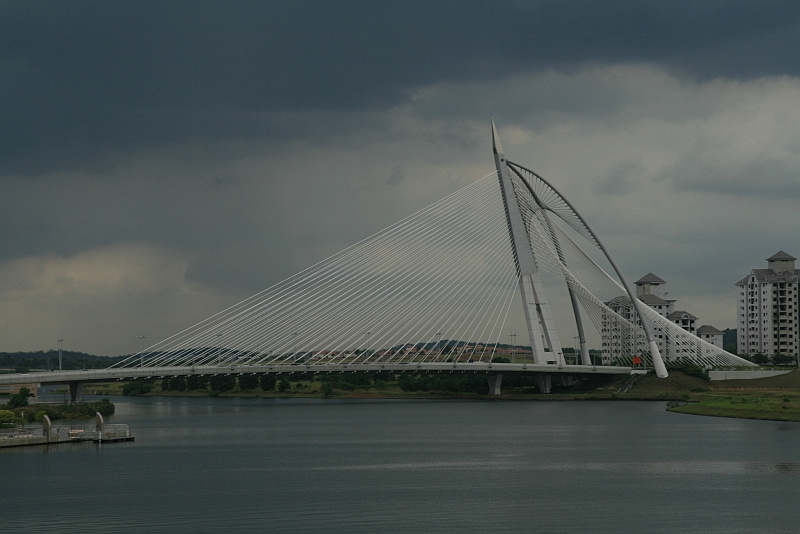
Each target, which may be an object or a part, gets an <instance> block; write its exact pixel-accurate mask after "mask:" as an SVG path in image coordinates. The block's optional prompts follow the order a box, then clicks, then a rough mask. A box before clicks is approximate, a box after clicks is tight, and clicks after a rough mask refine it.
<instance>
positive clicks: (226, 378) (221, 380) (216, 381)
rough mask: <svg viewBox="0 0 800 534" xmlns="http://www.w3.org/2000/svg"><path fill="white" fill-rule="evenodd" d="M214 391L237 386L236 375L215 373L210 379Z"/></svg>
mask: <svg viewBox="0 0 800 534" xmlns="http://www.w3.org/2000/svg"><path fill="white" fill-rule="evenodd" d="M208 383H209V385H210V386H211V389H212V390H214V391H230V390H232V389H233V388H235V387H236V377H235V376H233V375H214V376H212V377H211V378H210V379H209V381H208Z"/></svg>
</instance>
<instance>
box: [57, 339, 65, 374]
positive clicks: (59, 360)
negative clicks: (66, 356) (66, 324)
mask: <svg viewBox="0 0 800 534" xmlns="http://www.w3.org/2000/svg"><path fill="white" fill-rule="evenodd" d="M63 345H64V338H63V337H60V338H58V370H59V371H61V348H62V346H63Z"/></svg>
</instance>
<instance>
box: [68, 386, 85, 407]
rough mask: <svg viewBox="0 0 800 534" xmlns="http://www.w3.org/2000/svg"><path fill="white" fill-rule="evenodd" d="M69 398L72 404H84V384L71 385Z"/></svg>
mask: <svg viewBox="0 0 800 534" xmlns="http://www.w3.org/2000/svg"><path fill="white" fill-rule="evenodd" d="M69 397H70V399H71V400H72V402H83V382H70V383H69Z"/></svg>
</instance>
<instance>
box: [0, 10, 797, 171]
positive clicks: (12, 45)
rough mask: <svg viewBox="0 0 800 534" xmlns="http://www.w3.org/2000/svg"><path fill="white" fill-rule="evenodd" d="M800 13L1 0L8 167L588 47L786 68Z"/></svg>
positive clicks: (678, 61) (530, 65) (721, 71)
mask: <svg viewBox="0 0 800 534" xmlns="http://www.w3.org/2000/svg"><path fill="white" fill-rule="evenodd" d="M798 22H800V4H797V3H795V2H731V1H725V2H711V1H708V2H695V1H687V2H640V1H635V2H595V1H585V2H523V1H508V2H499V1H498V2H484V1H477V0H475V1H457V2H455V1H438V2H437V1H420V2H375V1H373V0H369V1H349V2H326V1H302V0H301V1H291V2H279V1H272V2H255V1H248V2H225V3H222V2H198V1H186V2H180V1H175V2H160V1H159V2H150V1H135V2H133V1H131V2H105V1H102V2H100V1H98V2H80V1H74V2H61V1H57V2H29V1H23V2H5V3H4V4H3V5H2V7H0V69H1V70H0V72H1V73H2V74H1V75H2V84H1V85H0V86H1V87H2V99H0V124H1V125H0V173H3V174H7V173H16V174H23V175H36V174H41V173H45V172H48V171H53V170H64V169H73V168H75V169H82V170H95V171H102V170H103V168H104V166H105V165H107V164H109V161H111V160H112V159H113V157H114V155H115V154H117V153H120V152H124V153H129V152H136V151H139V150H144V149H152V148H156V147H162V146H164V145H169V144H172V143H179V142H184V141H191V140H207V141H209V142H212V141H214V140H219V139H230V138H250V137H256V136H258V137H268V136H275V135H284V136H285V135H295V134H296V135H300V134H301V133H302V132H300V131H298V130H297V129H300V128H303V125H298V124H294V125H293V124H292V122H291V121H287V120H285V117H284V118H283V120H282V119H281V115H280V114H281V113H282V112H285V111H292V110H295V111H296V110H300V109H306V110H357V109H370V108H382V107H388V106H392V105H396V104H400V103H403V102H405V101H406V100H407V99H408V98H409V97H410V96H411V95H412V94H413V93H414V91H415V90H417V89H418V88H420V87H422V86H424V85H426V84H430V83H434V82H441V81H469V80H482V79H487V78H489V77H495V76H508V75H512V74H514V73H519V72H533V71H536V70H542V69H550V68H555V69H567V70H568V69H570V68H572V67H578V66H581V65H584V64H585V63H587V62H609V63H610V62H655V63H660V64H662V65H666V66H667V67H668V68H671V69H675V70H677V71H680V72H683V73H685V74H686V75H688V76H692V77H697V78H709V77H716V76H725V77H733V78H748V77H756V76H763V75H774V74H785V73H789V74H794V73H798V72H800V57H798V56H797V54H796V53H795V52H796V50H797V48H798V39H799V37H798V36H799V35H800V31H798ZM317 126H318V125H317ZM337 127H339V128H346V127H347V125H346V124H345V125H338V126H337ZM292 128H295V130H293V129H292Z"/></svg>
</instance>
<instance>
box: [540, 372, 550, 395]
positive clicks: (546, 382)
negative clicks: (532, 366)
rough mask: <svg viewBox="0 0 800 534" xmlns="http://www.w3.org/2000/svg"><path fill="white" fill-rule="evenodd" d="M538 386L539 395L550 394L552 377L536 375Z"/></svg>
mask: <svg viewBox="0 0 800 534" xmlns="http://www.w3.org/2000/svg"><path fill="white" fill-rule="evenodd" d="M536 385H537V386H539V393H550V389H551V388H552V386H553V379H552V377H551V376H550V375H536Z"/></svg>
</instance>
